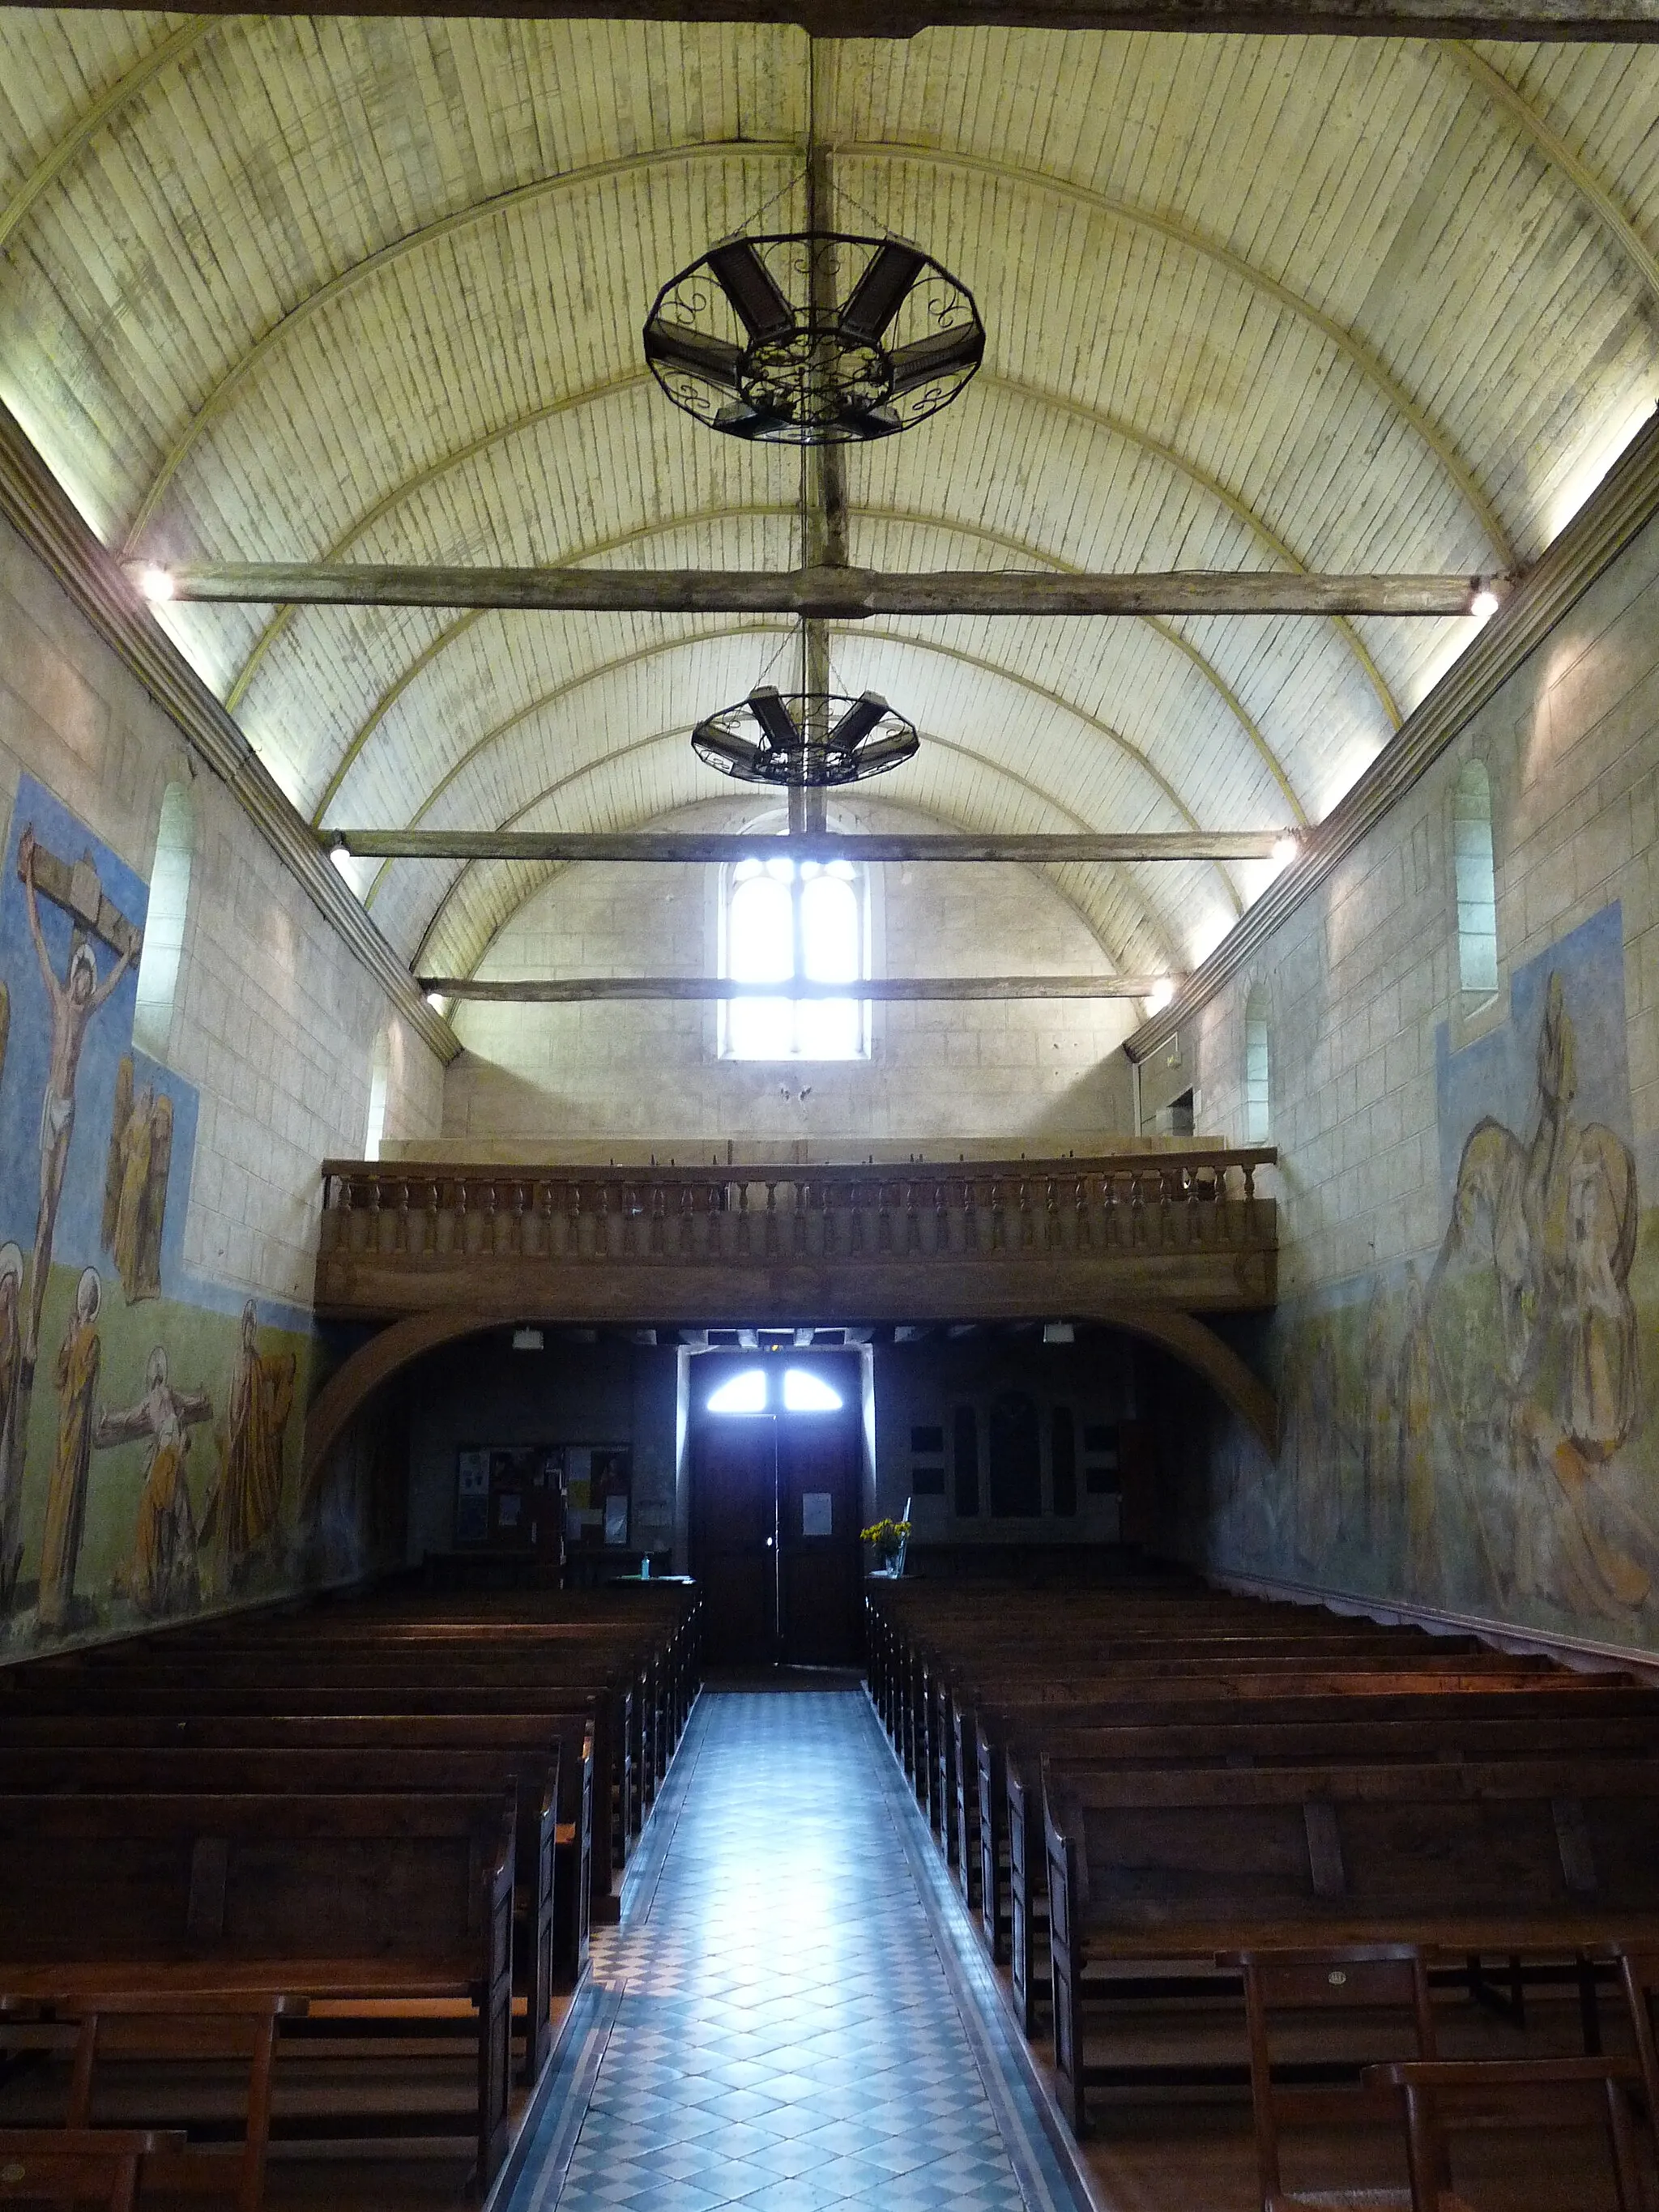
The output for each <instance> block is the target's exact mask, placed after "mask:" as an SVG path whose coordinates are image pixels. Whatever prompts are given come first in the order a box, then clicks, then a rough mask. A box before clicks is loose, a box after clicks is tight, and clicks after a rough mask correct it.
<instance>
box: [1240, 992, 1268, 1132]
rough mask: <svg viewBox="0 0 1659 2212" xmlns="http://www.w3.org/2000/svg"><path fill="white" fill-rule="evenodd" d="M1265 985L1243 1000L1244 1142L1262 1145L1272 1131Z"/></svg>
mask: <svg viewBox="0 0 1659 2212" xmlns="http://www.w3.org/2000/svg"><path fill="white" fill-rule="evenodd" d="M1270 1004H1271V1002H1270V1000H1269V999H1268V996H1267V985H1266V984H1265V983H1253V984H1252V985H1251V987H1250V994H1249V997H1248V998H1247V999H1246V1000H1245V1001H1244V1141H1245V1143H1246V1144H1247V1145H1265V1144H1267V1143H1268V1142H1269V1141H1270V1139H1271V1134H1272V1130H1273V1035H1272V1029H1271V1025H1270V1022H1269V1008H1270Z"/></svg>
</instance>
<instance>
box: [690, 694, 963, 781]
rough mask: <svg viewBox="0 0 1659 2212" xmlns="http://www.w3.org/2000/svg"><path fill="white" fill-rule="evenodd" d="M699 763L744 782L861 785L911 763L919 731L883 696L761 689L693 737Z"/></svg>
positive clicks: (712, 717)
mask: <svg viewBox="0 0 1659 2212" xmlns="http://www.w3.org/2000/svg"><path fill="white" fill-rule="evenodd" d="M691 743H692V745H693V747H694V748H695V749H696V752H697V754H698V757H700V758H701V759H702V760H705V761H707V762H708V765H709V767H710V768H717V769H719V770H720V773H721V775H729V776H734V777H736V779H737V781H738V782H739V783H775V784H786V785H789V784H793V785H795V786H798V787H816V786H820V785H829V784H841V783H861V782H863V781H864V780H865V778H866V777H867V776H872V775H884V774H885V773H886V771H887V770H888V769H892V768H897V767H898V766H899V765H900V764H901V763H902V762H904V761H908V760H909V759H911V758H913V757H914V756H915V753H916V751H917V750H918V748H919V747H920V745H921V738H919V737H918V735H917V733H916V726H915V723H914V722H912V721H908V720H906V718H905V717H904V716H903V715H902V714H899V713H897V712H896V710H895V709H894V708H891V707H890V706H889V705H888V703H887V702H886V701H885V700H884V698H883V697H882V696H881V695H880V693H879V692H878V691H866V692H865V693H864V695H863V696H862V697H860V698H857V699H849V698H847V697H845V696H843V695H842V694H841V693H839V692H835V691H796V692H791V693H789V694H788V695H787V696H786V695H785V694H783V693H782V692H781V691H779V690H776V689H775V687H774V686H773V685H771V684H757V685H756V687H755V689H754V690H752V691H751V692H750V695H749V696H748V697H747V698H746V699H740V700H739V701H738V703H737V704H736V705H735V706H733V707H722V708H720V711H719V713H718V714H707V715H705V716H704V717H703V719H702V721H701V722H699V723H698V724H697V726H696V728H695V729H694V730H693V731H692V732H691Z"/></svg>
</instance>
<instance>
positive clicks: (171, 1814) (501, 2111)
mask: <svg viewBox="0 0 1659 2212" xmlns="http://www.w3.org/2000/svg"><path fill="white" fill-rule="evenodd" d="M515 1811H516V1808H515V1805H514V1801H513V1796H511V1794H510V1793H507V1792H501V1793H495V1792H490V1793H486V1794H483V1795H468V1794H465V1793H461V1792H455V1793H451V1794H447V1795H442V1796H440V1795H435V1794H432V1795H425V1796H416V1795H413V1794H408V1793H393V1792H389V1791H388V1792H385V1793H381V1794H379V1795H353V1796H310V1797H298V1798H292V1799H283V1798H280V1797H267V1796H188V1795H185V1794H183V1793H180V1794H179V1795H177V1796H168V1795H161V1794H154V1793H152V1794H144V1795H138V1794H133V1795H119V1796H118V1795H109V1796H101V1797H90V1796H88V1797H81V1796H7V1797H4V1798H0V1995H3V1996H6V1997H8V1998H9V1999H10V2000H11V2001H12V2002H24V2001H27V2002H39V2003H60V2002H61V2003H69V2002H75V2001H76V2000H77V1999H84V1998H88V1997H90V1996H104V1995H107V1996H120V1995H122V1994H123V1993H124V1992H127V1991H135V1992H136V1991H146V1992H157V1993H161V1994H163V1995H169V1996H174V1997H185V1996H199V1995H201V1994H202V1993H204V1992H205V1991H211V1990H220V1991H229V1990H242V1991H247V1990H269V1991H277V1990H284V1991H292V1992H295V1993H296V1994H300V1995H303V1996H307V1997H308V1998H309V1999H310V2000H311V2001H312V2003H313V2008H314V2007H316V2005H317V2004H318V2003H319V2001H322V2002H329V2003H333V2004H336V2005H337V2004H340V2003H341V2002H344V2003H345V2005H346V2006H347V2007H348V2008H349V2007H351V2006H354V2005H359V2004H362V2003H363V2002H367V2003H368V2004H369V2005H373V2004H374V2003H375V2002H381V2003H384V2002H395V2003H398V2004H402V2005H404V2006H407V2005H409V2004H410V2003H419V2002H422V2001H429V2000H435V2001H441V2002H446V2003H447V2004H449V2005H450V2006H452V2007H454V2008H457V2010H458V2012H459V2015H460V2016H461V2017H462V2018H464V2019H465V2021H467V2022H468V2027H467V2033H468V2034H469V2036H471V2037H473V2038H474V2039H476V2066H477V2095H476V2115H475V2118H476V2154H477V2170H478V2173H479V2176H480V2179H481V2181H482V2182H483V2184H485V2185H487V2184H488V2182H489V2180H490V2179H492V2178H493V2176H494V2175H495V2172H496V2170H497V2168H498V2167H499V2166H500V2164H501V2160H502V2158H503V2156H504V2155H505V2153H506V2149H507V2096H508V2075H509V2069H510V2052H511V2043H510V2039H511V2026H512V2003H513V1862H514V1857H515V1848H516V1847H515V1838H514V1826H515ZM366 2047H367V2046H366Z"/></svg>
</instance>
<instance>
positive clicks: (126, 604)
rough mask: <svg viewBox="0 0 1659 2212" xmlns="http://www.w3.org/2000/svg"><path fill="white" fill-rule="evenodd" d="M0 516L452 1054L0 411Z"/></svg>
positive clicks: (255, 763)
mask: <svg viewBox="0 0 1659 2212" xmlns="http://www.w3.org/2000/svg"><path fill="white" fill-rule="evenodd" d="M0 515H3V517H4V519H5V520H7V521H8V522H9V523H10V525H11V526H12V527H13V528H14V529H15V531H16V532H17V534H18V536H19V537H20V538H21V539H22V541H23V543H24V544H26V545H27V547H28V549H29V550H30V551H31V552H32V553H33V554H34V555H35V556H36V557H37V558H38V559H39V560H40V561H41V562H43V563H44V564H45V566H46V568H48V569H49V570H50V571H51V573H52V574H53V575H54V576H55V577H56V578H57V579H58V582H59V583H60V584H61V585H62V586H63V587H64V591H65V592H67V594H68V596H69V598H70V600H71V601H72V602H73V604H74V605H75V606H76V608H77V609H78V610H79V611H80V612H81V614H82V616H84V617H85V618H86V620H87V621H88V623H90V624H91V625H92V627H93V629H94V630H95V631H96V632H97V634H98V635H99V636H100V638H102V640H103V641H104V642H105V644H106V645H107V646H108V647H110V649H111V650H112V652H113V653H115V655H116V657H117V658H118V659H119V660H120V661H121V662H122V664H123V665H124V666H125V668H126V669H127V670H128V671H129V673H131V675H132V676H134V677H136V678H137V681H138V682H139V683H140V684H143V688H144V689H145V690H146V691H148V692H149V696H150V697H151V698H152V699H153V700H154V701H155V703H156V705H157V706H158V707H159V708H161V711H162V712H163V714H167V716H168V717H169V718H170V719H171V720H173V722H174V723H175V724H176V725H177V726H178V728H179V731H180V732H182V734H183V736H184V738H185V741H186V743H187V744H188V745H189V746H190V748H191V751H192V752H194V753H195V755H196V756H197V758H198V759H200V760H201V761H202V762H203V763H204V765H205V766H206V767H208V768H209V769H211V770H212V772H213V773H214V775H216V776H217V777H218V778H219V779H220V781H222V783H224V784H225V785H226V786H227V787H228V788H229V790H230V792H231V793H232V794H233V796H234V798H235V799H236V800H237V802H238V804H239V805H240V806H241V808H242V810H243V811H244V813H245V814H246V816H247V817H248V818H249V820H250V821H251V822H252V823H253V825H254V827H255V829H258V832H259V834H260V836H262V837H263V838H264V841H265V842H266V843H267V844H268V845H269V846H270V848H271V850H272V851H273V852H274V853H275V854H276V857H277V859H278V860H280V861H281V862H282V864H283V866H284V867H285V868H286V869H287V870H288V872H289V875H290V876H292V877H293V878H294V879H295V882H296V883H297V884H299V885H300V887H301V890H303V891H304V892H305V894H306V896H307V897H308V898H309V899H310V900H311V902H312V903H313V905H314V906H315V907H316V908H318V910H319V912H320V913H321V914H322V915H323V916H324V917H325V920H326V921H328V922H329V924H330V925H331V927H332V928H333V930H334V932H335V933H336V935H337V937H338V938H339V939H340V940H341V942H342V943H343V945H345V946H346V947H347V949H348V950H349V951H350V952H351V953H352V954H353V955H354V956H355V957H356V959H357V960H358V961H359V962H360V963H361V964H362V966H363V968H364V969H367V971H368V974H369V975H371V976H372V977H373V978H374V981H375V982H376V983H377V984H378V985H379V986H380V988H381V989H382V990H383V991H384V992H385V993H386V996H387V998H388V999H390V1000H391V1001H392V1005H393V1006H395V1007H396V1008H397V1010H398V1012H399V1014H400V1015H401V1016H402V1017H403V1018H404V1020H405V1021H406V1022H408V1023H409V1024H410V1027H411V1028H412V1029H413V1030H415V1031H416V1033H417V1035H418V1036H420V1037H421V1039H422V1042H424V1043H425V1044H427V1045H428V1046H429V1047H430V1048H431V1049H432V1050H433V1051H434V1052H435V1053H436V1054H438V1056H439V1057H440V1058H441V1060H446V1061H447V1060H453V1058H454V1056H455V1054H457V1053H458V1052H459V1049H460V1046H459V1041H458V1040H457V1038H456V1036H455V1034H454V1032H453V1030H451V1028H450V1027H449V1024H447V1022H446V1021H443V1020H442V1019H441V1018H440V1017H439V1016H438V1015H437V1014H436V1013H435V1012H434V1011H433V1009H432V1008H431V1007H430V1006H428V1005H427V1003H426V1001H425V1000H424V999H423V998H422V996H421V994H420V993H419V991H418V990H417V989H416V987H415V984H414V981H413V979H412V978H411V976H410V973H409V970H408V969H407V968H406V967H405V966H404V963H402V962H401V961H400V960H399V959H398V956H397V954H396V953H395V952H394V951H393V950H392V946H391V945H390V944H389V943H388V942H387V940H386V938H385V937H383V936H382V935H381V933H380V931H379V930H378V929H377V928H376V927H375V926H374V923H373V921H370V919H369V917H368V914H367V913H366V912H365V910H364V908H363V907H362V904H361V903H360V902H359V901H358V900H356V898H354V897H353V896H352V895H351V893H350V891H349V890H348V889H347V887H346V885H345V884H343V882H342V881H341V878H340V875H339V872H338V871H337V869H335V868H333V867H331V866H330V865H329V862H328V860H326V858H325V856H324V855H323V854H322V853H321V852H319V849H318V846H317V841H316V839H315V837H314V836H313V834H312V832H311V830H310V829H309V828H308V827H307V824H306V823H305V822H304V821H303V819H302V818H301V816H300V814H299V813H298V811H296V810H295V807H294V806H293V805H291V804H290V802H289V799H288V798H287V796H286V794H285V793H283V790H282V787H280V785H279V784H278V783H277V782H276V778H275V777H274V776H273V775H271V773H270V769H267V768H266V766H265V765H264V762H263V761H262V760H261V759H260V758H259V757H258V754H257V753H256V752H255V751H254V750H253V748H252V745H251V744H249V743H248V741H247V739H246V737H244V735H243V734H242V732H241V731H240V729H239V728H238V727H237V726H236V724H235V722H234V720H233V719H232V718H231V716H230V715H229V714H227V713H226V711H225V709H224V708H223V707H222V705H221V704H220V702H218V700H217V699H216V698H215V697H214V696H213V694H212V692H211V691H210V690H209V689H208V687H207V685H206V684H204V682H203V681H202V679H201V678H200V677H199V676H198V675H197V673H196V671H195V670H194V669H193V668H192V667H191V665H190V663H189V662H188V661H187V660H186V659H185V656H184V655H183V653H180V652H179V648H178V647H177V646H175V645H174V644H173V641H172V640H171V639H170V638H169V637H168V636H167V635H166V633H165V632H164V631H163V630H162V629H161V627H160V625H159V624H158V623H156V621H155V617H154V616H153V614H152V613H151V612H150V611H149V609H148V608H147V607H146V606H145V605H143V601H142V600H140V599H137V598H136V597H135V595H134V593H133V592H132V588H131V585H130V584H129V583H128V581H127V580H126V578H125V575H124V574H122V571H121V568H120V566H119V564H118V562H116V561H115V560H114V559H113V557H112V556H111V555H110V554H109V553H108V552H107V551H106V550H105V548H104V547H103V546H102V545H101V544H100V543H99V541H98V539H97V538H96V536H95V535H94V532H92V531H91V530H90V529H89V528H88V526H87V524H86V522H85V521H84V520H82V517H81V515H80V513H78V511H77V510H76V507H75V506H74V505H73V503H72V502H71V501H70V498H69V495H68V494H67V493H66V492H65V491H64V489H63V487H62V486H61V485H60V484H59V483H58V479H57V478H56V477H54V476H53V475H52V471H51V470H50V469H49V468H48V467H47V466H46V462H45V461H44V460H43V459H41V457H40V454H39V453H37V452H36V450H35V448H34V447H33V445H31V443H30V442H29V441H28V439H27V436H26V435H24V432H23V429H22V428H21V424H20V423H19V422H18V421H17V419H16V417H15V416H14V415H13V414H12V413H11V411H10V410H9V408H7V407H5V406H4V405H3V404H0Z"/></svg>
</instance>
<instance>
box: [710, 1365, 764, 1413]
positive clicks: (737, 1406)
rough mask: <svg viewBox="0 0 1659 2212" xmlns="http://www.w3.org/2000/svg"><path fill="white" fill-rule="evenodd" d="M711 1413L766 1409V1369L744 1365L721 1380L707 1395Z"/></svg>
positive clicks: (760, 1410) (759, 1411) (750, 1411)
mask: <svg viewBox="0 0 1659 2212" xmlns="http://www.w3.org/2000/svg"><path fill="white" fill-rule="evenodd" d="M708 1410H709V1412H710V1413H764V1412H765V1411H766V1370H765V1369H764V1368H763V1367H745V1368H744V1370H743V1372H742V1373H741V1374H739V1375H734V1376H732V1378H731V1380H730V1381H729V1382H726V1383H721V1384H720V1388H719V1389H717V1390H713V1391H711V1392H710V1393H709V1396H708Z"/></svg>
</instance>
